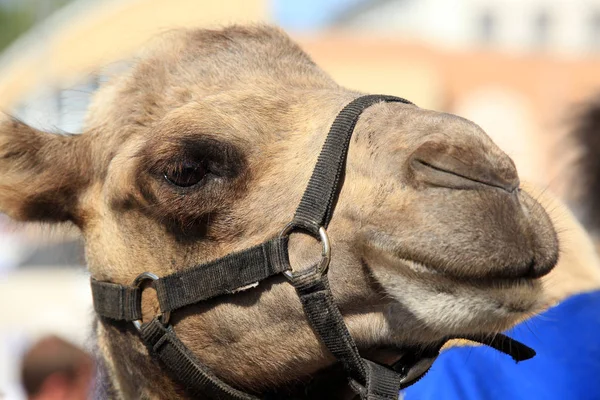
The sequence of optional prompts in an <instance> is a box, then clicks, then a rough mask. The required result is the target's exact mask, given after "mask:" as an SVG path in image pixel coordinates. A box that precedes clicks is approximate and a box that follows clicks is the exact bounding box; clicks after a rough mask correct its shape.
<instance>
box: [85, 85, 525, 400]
mask: <svg viewBox="0 0 600 400" xmlns="http://www.w3.org/2000/svg"><path fill="white" fill-rule="evenodd" d="M378 102H401V103H406V104H412V103H410V102H409V101H408V100H405V99H402V98H399V97H393V96H383V95H369V96H362V97H359V98H357V99H355V100H353V101H352V102H350V103H349V104H348V105H347V106H346V107H344V108H343V109H342V111H340V113H339V114H338V115H337V117H336V119H335V121H334V122H333V124H332V126H331V129H330V131H329V134H328V135H327V139H326V140H325V144H324V145H323V148H322V150H321V153H320V155H319V158H318V160H317V163H316V166H315V169H314V171H313V174H312V176H311V178H310V181H309V183H308V186H307V188H306V191H305V192H304V195H303V197H302V200H301V201H300V205H299V206H298V208H297V210H296V213H295V215H294V219H293V220H292V222H291V223H290V224H289V225H288V226H287V227H286V228H284V230H283V231H282V233H281V234H280V235H279V236H277V237H276V238H274V239H272V240H270V241H267V242H264V243H262V244H260V245H257V246H254V247H251V248H249V249H246V250H243V251H240V252H237V253H232V254H229V255H227V256H225V257H223V258H220V259H218V260H215V261H211V262H208V263H205V264H201V265H198V266H195V267H192V268H190V269H187V270H185V271H181V272H177V273H174V274H171V275H167V276H164V277H160V278H159V277H157V276H155V275H153V274H151V273H144V274H142V275H140V276H139V277H138V278H137V279H136V280H135V282H134V283H133V284H132V285H131V286H123V285H118V284H114V283H109V282H100V281H97V280H95V279H92V281H91V285H92V294H93V300H94V308H95V310H96V312H97V313H98V314H99V315H100V316H102V317H106V318H109V319H112V320H122V321H130V322H133V323H134V325H135V326H136V328H137V329H138V330H139V332H140V337H141V339H142V341H143V342H144V343H145V345H146V346H147V347H148V349H149V351H150V353H151V354H152V355H153V356H154V357H155V358H156V359H158V360H159V361H160V362H161V364H162V365H163V367H164V368H165V369H166V370H167V371H168V372H169V373H170V374H171V376H172V378H173V379H174V380H176V381H177V382H179V383H180V384H181V385H182V386H183V387H184V388H185V389H186V391H187V393H188V394H189V395H190V396H192V397H194V398H196V397H205V398H211V399H223V400H229V399H234V400H254V399H258V398H259V397H256V396H254V395H251V394H247V393H244V392H242V391H240V390H237V389H235V388H233V387H231V386H230V385H228V384H226V383H225V382H223V381H221V380H220V379H219V378H218V377H217V376H215V375H214V374H213V373H212V372H211V371H210V370H209V369H208V368H207V367H206V366H204V365H203V364H202V363H201V362H200V360H198V358H197V357H196V356H195V355H194V354H193V353H192V352H191V351H190V350H189V349H188V348H187V347H186V346H185V345H184V344H183V343H182V342H181V341H180V340H179V339H178V337H177V335H176V333H175V331H174V330H173V327H172V326H170V325H169V315H170V313H171V312H173V311H176V310H178V309H180V308H182V307H186V306H188V305H191V304H195V303H198V302H201V301H204V300H208V299H210V298H213V297H217V296H221V295H224V294H230V293H235V292H237V291H240V290H245V289H248V288H250V287H253V286H255V285H257V284H258V283H259V282H261V281H263V280H265V279H268V278H270V277H273V276H275V275H278V274H284V275H285V276H286V277H287V278H288V279H289V280H290V282H291V284H292V285H293V286H294V287H295V289H296V292H297V294H298V296H299V298H300V300H301V302H302V307H303V309H304V312H305V314H306V316H307V319H308V320H309V322H310V324H311V326H312V328H313V330H314V332H315V333H316V334H317V335H318V336H319V337H320V339H321V341H322V342H323V344H324V345H325V346H326V347H327V349H328V350H329V351H330V352H331V353H332V354H333V355H334V356H335V357H336V358H337V359H338V360H339V362H340V363H341V365H342V366H343V368H344V370H345V371H346V373H347V375H348V377H349V379H350V386H351V387H352V388H353V389H354V390H355V391H356V392H357V393H358V394H359V395H360V397H361V398H362V399H368V400H392V399H393V400H395V399H397V398H398V392H399V390H400V389H401V388H403V387H406V386H408V385H410V384H411V383H413V382H415V381H416V380H417V379H419V378H420V377H421V376H422V375H423V374H424V373H425V372H426V371H427V370H428V368H429V366H430V365H431V363H432V362H433V360H435V357H436V356H437V354H438V353H439V350H440V348H441V347H442V346H443V344H444V343H445V342H446V340H443V341H441V342H440V343H438V344H437V345H435V346H433V347H432V348H431V349H430V350H429V351H428V353H427V354H425V353H421V352H409V353H408V355H407V356H405V357H403V358H402V359H401V360H400V362H398V363H396V364H395V365H394V367H393V368H389V367H385V366H382V365H379V364H376V363H374V362H372V361H369V360H366V359H363V358H362V357H361V356H360V354H359V352H358V348H357V346H356V344H355V342H354V340H353V339H352V336H351V335H350V333H349V332H348V328H347V327H346V324H345V323H344V319H343V317H342V315H341V313H340V311H339V309H338V307H337V305H336V304H335V301H334V299H333V295H332V294H331V290H330V288H329V282H328V280H327V267H328V264H329V259H330V250H329V243H328V238H327V234H326V228H327V226H328V225H329V222H330V220H331V217H332V215H333V210H334V207H335V204H336V200H337V196H338V193H339V190H340V188H341V185H342V179H343V174H344V171H345V164H346V157H347V154H348V148H349V144H350V139H351V137H352V133H353V131H354V127H355V125H356V122H357V121H358V118H359V117H360V115H361V113H362V112H363V111H364V110H365V109H366V108H367V107H369V106H371V105H373V104H375V103H378ZM293 231H298V232H304V233H307V234H310V235H312V236H313V237H315V238H317V239H320V240H321V241H322V242H323V246H324V248H323V258H322V260H321V261H320V262H319V263H317V264H315V265H313V266H312V267H310V268H308V269H306V270H303V271H297V272H292V268H291V266H290V263H289V259H288V237H289V235H290V234H291V233H292V232H293ZM146 280H150V281H152V282H151V285H152V287H154V288H155V289H156V291H157V294H158V301H159V305H160V310H161V314H160V315H159V316H157V317H155V318H154V319H153V320H152V321H151V322H148V323H146V324H142V323H141V317H142V312H141V292H142V290H143V289H142V284H143V283H144V281H146ZM464 338H465V339H469V340H474V341H478V342H480V343H484V344H488V345H490V346H491V347H493V348H495V349H497V350H499V351H501V352H504V353H506V354H509V355H511V356H512V357H513V358H514V359H515V361H521V360H526V359H528V358H531V357H533V356H534V355H535V352H534V351H533V350H532V349H530V348H529V347H527V346H525V345H523V344H521V343H519V342H516V341H514V340H512V339H510V338H508V337H506V336H504V335H496V336H494V337H493V338H490V339H488V338H481V337H464ZM448 339H450V338H448Z"/></svg>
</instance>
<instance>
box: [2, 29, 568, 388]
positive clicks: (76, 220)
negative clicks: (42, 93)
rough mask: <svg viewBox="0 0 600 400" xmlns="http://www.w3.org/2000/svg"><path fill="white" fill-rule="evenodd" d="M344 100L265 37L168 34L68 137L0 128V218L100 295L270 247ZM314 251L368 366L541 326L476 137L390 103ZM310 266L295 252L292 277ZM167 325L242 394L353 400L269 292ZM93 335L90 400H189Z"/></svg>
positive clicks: (535, 213) (278, 296)
mask: <svg viewBox="0 0 600 400" xmlns="http://www.w3.org/2000/svg"><path fill="white" fill-rule="evenodd" d="M361 95H362V94H361V93H358V92H355V91H352V90H349V89H346V88H343V87H340V86H338V85H337V84H336V83H335V82H334V81H333V80H332V79H331V78H330V77H329V76H328V75H327V74H326V73H325V72H323V71H322V70H321V69H319V67H318V66H317V65H315V64H314V63H313V62H312V60H311V59H310V58H309V56H307V55H306V54H305V53H304V52H303V51H302V50H301V49H300V48H299V47H298V46H297V45H296V44H295V43H293V41H292V40H291V39H289V38H288V36H286V35H285V34H284V33H283V32H281V31H280V30H279V29H277V28H273V27H268V26H231V27H227V28H223V29H220V30H204V29H197V30H174V31H170V32H167V33H165V34H163V35H161V36H160V37H159V38H157V39H156V40H155V41H154V42H153V43H151V44H149V45H148V47H147V48H146V49H144V50H143V51H142V52H141V53H140V55H139V56H138V57H137V58H136V59H135V62H134V63H133V66H132V68H131V70H130V71H129V72H128V73H126V74H121V75H118V76H115V77H113V78H112V79H111V80H110V81H109V82H108V83H107V84H106V85H105V86H104V87H103V88H101V90H100V91H99V93H98V94H97V96H96V98H95V101H94V103H93V105H92V107H91V108H90V111H89V118H88V121H87V128H86V130H85V132H84V133H83V134H82V135H64V134H50V133H47V132H41V131H38V130H36V129H33V128H31V127H29V126H27V125H25V124H24V123H22V122H20V121H18V120H16V119H13V118H10V117H8V116H3V117H1V118H2V119H1V120H0V171H1V172H0V173H1V174H2V179H1V180H0V210H2V211H3V212H4V213H6V214H8V215H9V216H10V217H12V218H14V219H15V220H19V221H32V222H35V221H37V222H45V223H62V222H67V223H72V224H74V225H75V226H76V227H77V228H79V230H80V231H81V233H82V236H83V237H84V239H85V250H86V258H87V264H88V268H89V272H90V274H91V276H92V277H93V278H94V279H96V280H99V281H106V282H113V283H117V284H121V285H131V284H132V282H133V281H134V280H135V279H136V277H138V276H139V275H140V274H142V273H144V272H152V273H154V274H156V275H158V276H165V275H168V274H171V273H174V272H176V271H182V270H186V269H187V268H190V267H192V266H195V265H198V264H201V263H203V262H207V261H210V260H215V259H218V258H220V257H223V256H225V255H228V254H231V253H233V252H235V251H239V250H242V249H245V248H248V247H251V246H254V245H256V244H258V243H261V242H264V241H266V240H268V239H270V238H272V237H276V236H277V235H278V234H279V232H281V230H282V229H283V227H285V226H286V224H287V223H288V222H289V221H290V220H291V218H292V217H293V214H294V209H295V207H296V205H297V204H298V203H299V201H300V199H301V197H302V194H303V191H304V189H305V187H306V185H307V182H308V180H309V177H310V175H311V172H312V169H313V167H314V165H315V162H316V160H317V157H318V155H319V151H320V149H321V146H322V145H323V142H324V140H325V136H326V134H327V132H328V130H329V127H330V125H331V124H332V122H333V120H334V118H335V117H336V115H337V114H338V112H339V111H340V110H341V109H342V108H343V107H344V106H345V105H346V104H348V103H349V102H351V101H352V100H353V99H355V98H357V97H359V96H361ZM327 232H328V235H329V238H330V241H331V247H332V260H331V264H330V266H329V271H328V277H329V281H330V285H331V291H332V293H333V297H334V299H335V302H336V304H337V306H338V307H339V309H340V310H341V313H342V315H343V317H344V321H345V323H346V324H347V326H348V328H349V331H350V334H351V335H352V337H353V338H354V340H355V342H356V343H357V346H358V348H359V349H360V351H361V353H362V354H364V355H365V357H367V358H370V359H373V360H375V361H378V362H382V363H383V362H386V363H387V362H389V361H390V358H391V357H396V356H397V354H396V353H390V352H389V351H388V349H389V348H404V347H407V346H413V347H414V346H417V347H419V346H421V347H425V346H427V345H428V344H429V343H433V342H436V341H439V340H440V339H441V338H443V337H447V336H449V335H455V334H490V335H493V334H494V333H497V332H500V331H503V330H504V329H506V328H508V327H510V326H513V325H514V324H515V323H517V322H519V321H522V320H523V319H525V318H527V317H528V316H530V315H532V314H533V313H535V312H537V311H539V310H540V309H541V308H543V307H545V306H546V305H547V299H546V298H545V294H544V287H543V285H542V282H541V281H542V277H543V276H545V275H546V274H548V273H549V272H550V271H551V270H552V269H553V267H554V266H555V265H556V263H557V259H558V254H559V250H558V249H559V246H558V239H557V234H556V231H555V229H554V226H553V223H552V221H551V219H550V218H549V216H548V214H547V212H546V211H545V210H544V208H543V207H542V206H541V205H540V203H539V202H538V201H536V200H535V199H534V197H532V196H531V195H530V194H528V192H527V190H524V189H523V188H522V187H521V185H520V181H519V177H518V174H517V171H516V169H515V166H514V164H513V162H512V160H511V159H510V158H509V157H508V156H507V155H506V154H505V153H503V152H502V150H500V149H499V148H498V147H497V146H496V145H495V144H494V143H493V142H492V141H491V139H489V137H488V136H487V135H486V134H485V133H484V132H483V131H482V130H481V129H480V128H479V127H478V126H477V125H475V124H474V123H472V122H470V121H468V120H465V119H463V118H460V117H458V116H454V115H450V114H445V113H440V112H436V111H430V110H425V109H421V108H419V107H418V106H415V105H412V104H404V103H385V102H381V103H377V104H374V105H372V106H371V107H369V108H367V109H366V110H365V111H364V112H363V113H362V115H361V116H360V119H359V120H358V123H357V125H356V127H355V129H354V133H353V136H352V139H351V143H350V147H349V154H348V158H347V162H346V166H345V176H344V181H343V186H342V189H341V192H340V193H339V198H338V201H337V205H336V207H335V213H334V215H333V219H332V220H331V224H330V225H329V227H328V229H327ZM320 249H321V245H320V244H319V243H318V242H317V241H315V240H314V239H313V238H311V237H310V236H309V235H302V234H293V235H292V236H291V237H290V244H289V258H290V263H291V265H292V266H293V269H294V271H301V270H303V268H307V267H309V266H310V265H312V262H313V261H314V260H315V258H317V259H318V255H319V254H320V251H321V250H320ZM142 296H143V301H142V311H143V315H144V317H143V321H144V323H146V322H147V321H149V320H151V319H152V318H153V317H154V316H155V315H158V314H159V313H160V310H159V306H158V300H157V297H156V295H155V293H154V292H153V291H152V290H144V292H143V295H142ZM169 324H170V325H171V326H172V327H173V329H174V330H175V331H176V332H177V334H178V335H179V337H180V339H181V341H182V342H183V343H184V344H185V345H186V346H187V347H188V348H189V349H190V350H191V351H192V352H193V353H194V354H195V355H196V356H197V357H198V359H200V360H202V362H203V363H204V364H205V365H206V366H207V367H208V368H210V370H211V371H212V372H213V373H214V374H215V375H216V376H218V377H220V378H221V379H222V380H223V381H225V382H227V383H228V384H230V385H232V386H233V387H235V388H238V389H239V390H243V391H246V392H249V393H254V394H257V395H260V394H261V393H267V392H270V393H271V392H273V391H274V390H276V389H278V388H281V390H286V389H284V388H289V392H287V393H288V394H289V397H293V396H292V393H294V396H297V397H302V396H301V395H302V394H306V393H309V392H308V389H307V388H308V387H309V385H314V387H318V390H319V393H321V395H322V397H323V398H352V396H353V394H352V393H350V392H349V391H348V389H347V383H346V381H345V379H344V378H343V376H339V377H338V375H339V374H338V373H337V372H336V371H337V370H336V365H335V362H334V361H335V360H334V358H333V357H332V355H331V354H330V353H329V352H328V351H327V349H326V348H325V347H324V346H323V344H322V343H321V342H320V341H319V339H318V337H317V336H316V335H315V333H314V332H313V330H312V328H311V326H310V325H309V323H308V322H307V320H306V317H305V315H304V312H303V310H302V306H301V304H300V301H299V300H298V297H297V296H296V294H295V290H294V288H293V287H292V285H290V283H289V282H288V280H286V279H285V278H284V277H282V276H274V277H272V278H270V279H268V280H267V281H265V282H261V283H260V284H259V285H257V286H252V287H248V288H243V290H240V291H238V292H236V293H232V294H229V295H224V296H219V297H216V298H214V299H211V300H208V301H205V302H202V303H198V304H194V305H191V306H189V307H186V308H185V309H182V310H179V311H177V312H174V313H173V315H171V317H170V321H169ZM95 331H96V335H97V341H98V349H99V353H100V358H101V364H102V365H101V375H102V379H103V381H102V384H101V385H100V386H101V388H102V390H103V391H104V392H103V394H102V396H104V398H118V399H142V398H143V399H174V398H186V394H185V391H184V388H183V387H182V386H181V385H178V384H177V383H175V382H174V381H173V380H172V378H171V377H169V376H167V374H165V373H164V371H163V370H162V369H161V366H160V365H159V364H158V363H157V362H155V360H153V359H152V357H151V355H150V354H149V352H148V350H147V349H146V347H144V345H143V344H142V342H141V341H140V337H139V334H138V332H137V330H136V329H135V328H134V326H133V325H132V324H131V323H121V322H118V321H112V320H109V319H107V318H98V320H97V323H96V325H95ZM323 377H326V378H327V379H324V378H323ZM321 378H323V379H322V382H321ZM317 381H318V382H317ZM324 393H326V395H325V394H324ZM308 397H309V398H317V396H316V395H315V393H313V394H312V395H310V394H309V395H308Z"/></svg>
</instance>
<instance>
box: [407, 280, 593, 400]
mask: <svg viewBox="0 0 600 400" xmlns="http://www.w3.org/2000/svg"><path fill="white" fill-rule="evenodd" d="M507 334H508V335H509V336H511V337H512V338H514V339H517V340H519V341H521V342H523V343H525V344H526V345H528V346H530V347H533V348H534V349H535V350H536V352H537V356H536V357H534V358H533V359H531V360H528V361H524V362H522V363H519V364H515V362H514V361H513V360H512V359H511V358H510V357H508V356H505V355H503V354H500V353H498V352H496V351H494V350H492V349H490V348H487V347H484V346H479V347H459V348H452V349H449V350H447V351H445V352H443V353H442V354H441V355H440V357H439V358H438V360H437V361H436V362H435V363H434V364H433V367H432V368H431V371H429V373H428V374H427V375H426V376H425V377H424V378H423V379H421V380H420V381H419V382H417V383H415V384H414V385H413V386H411V387H409V388H407V389H406V390H405V391H404V396H405V399H406V400H428V399H436V400H439V399H442V400H450V399H460V400H470V399H473V400H475V399H477V400H480V399H511V400H512V399H527V400H531V399H544V400H554V399H556V400H559V399H560V400H564V399H574V400H575V399H576V400H600V291H598V292H592V293H584V294H578V295H576V296H573V297H571V298H569V299H567V300H565V301H563V302H562V303H560V304H559V305H557V306H556V307H553V308H551V309H550V310H548V311H546V312H545V313H543V314H541V315H538V316H537V317H535V318H533V319H532V320H529V321H526V322H524V323H522V324H520V325H517V326H516V327H515V328H514V329H512V330H510V331H508V332H507Z"/></svg>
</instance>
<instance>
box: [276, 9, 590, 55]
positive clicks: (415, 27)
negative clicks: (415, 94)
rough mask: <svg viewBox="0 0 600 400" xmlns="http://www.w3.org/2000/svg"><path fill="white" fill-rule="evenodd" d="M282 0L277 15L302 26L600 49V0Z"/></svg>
mask: <svg viewBox="0 0 600 400" xmlns="http://www.w3.org/2000/svg"><path fill="white" fill-rule="evenodd" d="M277 3H278V7H277V17H278V18H279V19H280V20H281V21H283V22H285V23H286V24H287V25H288V26H289V27H291V28H294V29H298V30H302V31H308V30H315V29H327V28H331V27H335V28H336V29H346V30H351V31H353V32H368V33H370V34H371V33H373V32H378V33H383V34H385V35H387V36H390V37H391V36H395V37H398V36H402V37H403V38H408V39H418V40H425V41H428V42H431V43H435V44H436V45H442V46H450V47H453V48H473V47H484V46H485V47H488V48H494V49H502V50H510V51H515V50H516V51H522V52H530V51H551V52H559V53H565V54H574V55H577V54H588V53H594V52H596V53H597V52H600V3H599V2H598V1H597V0H453V1H446V0H366V1H365V0H337V1H328V2H326V5H325V7H323V6H321V7H317V5H319V3H322V2H319V1H318V0H308V1H307V2H295V1H291V2H289V1H285V0H280V1H278V2H277ZM307 3H311V4H310V5H312V6H313V7H311V6H309V5H307Z"/></svg>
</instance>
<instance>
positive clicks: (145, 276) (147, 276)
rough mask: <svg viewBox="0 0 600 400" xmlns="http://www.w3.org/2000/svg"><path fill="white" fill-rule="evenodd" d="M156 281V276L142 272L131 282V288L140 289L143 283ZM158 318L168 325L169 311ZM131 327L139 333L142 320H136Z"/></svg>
mask: <svg viewBox="0 0 600 400" xmlns="http://www.w3.org/2000/svg"><path fill="white" fill-rule="evenodd" d="M156 280H158V276H156V275H154V274H153V273H152V272H142V273H141V274H139V275H138V276H137V277H136V278H135V280H134V281H133V286H135V287H137V288H140V287H141V286H142V283H144V282H146V281H152V282H154V281H156ZM142 292H143V290H142V291H140V307H141V304H142ZM159 318H160V322H162V323H163V324H165V325H166V324H168V323H169V318H171V312H170V311H167V312H163V313H161V314H160V316H159ZM133 326H135V329H137V330H138V332H140V331H141V330H142V320H141V319H136V320H135V321H133Z"/></svg>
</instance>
